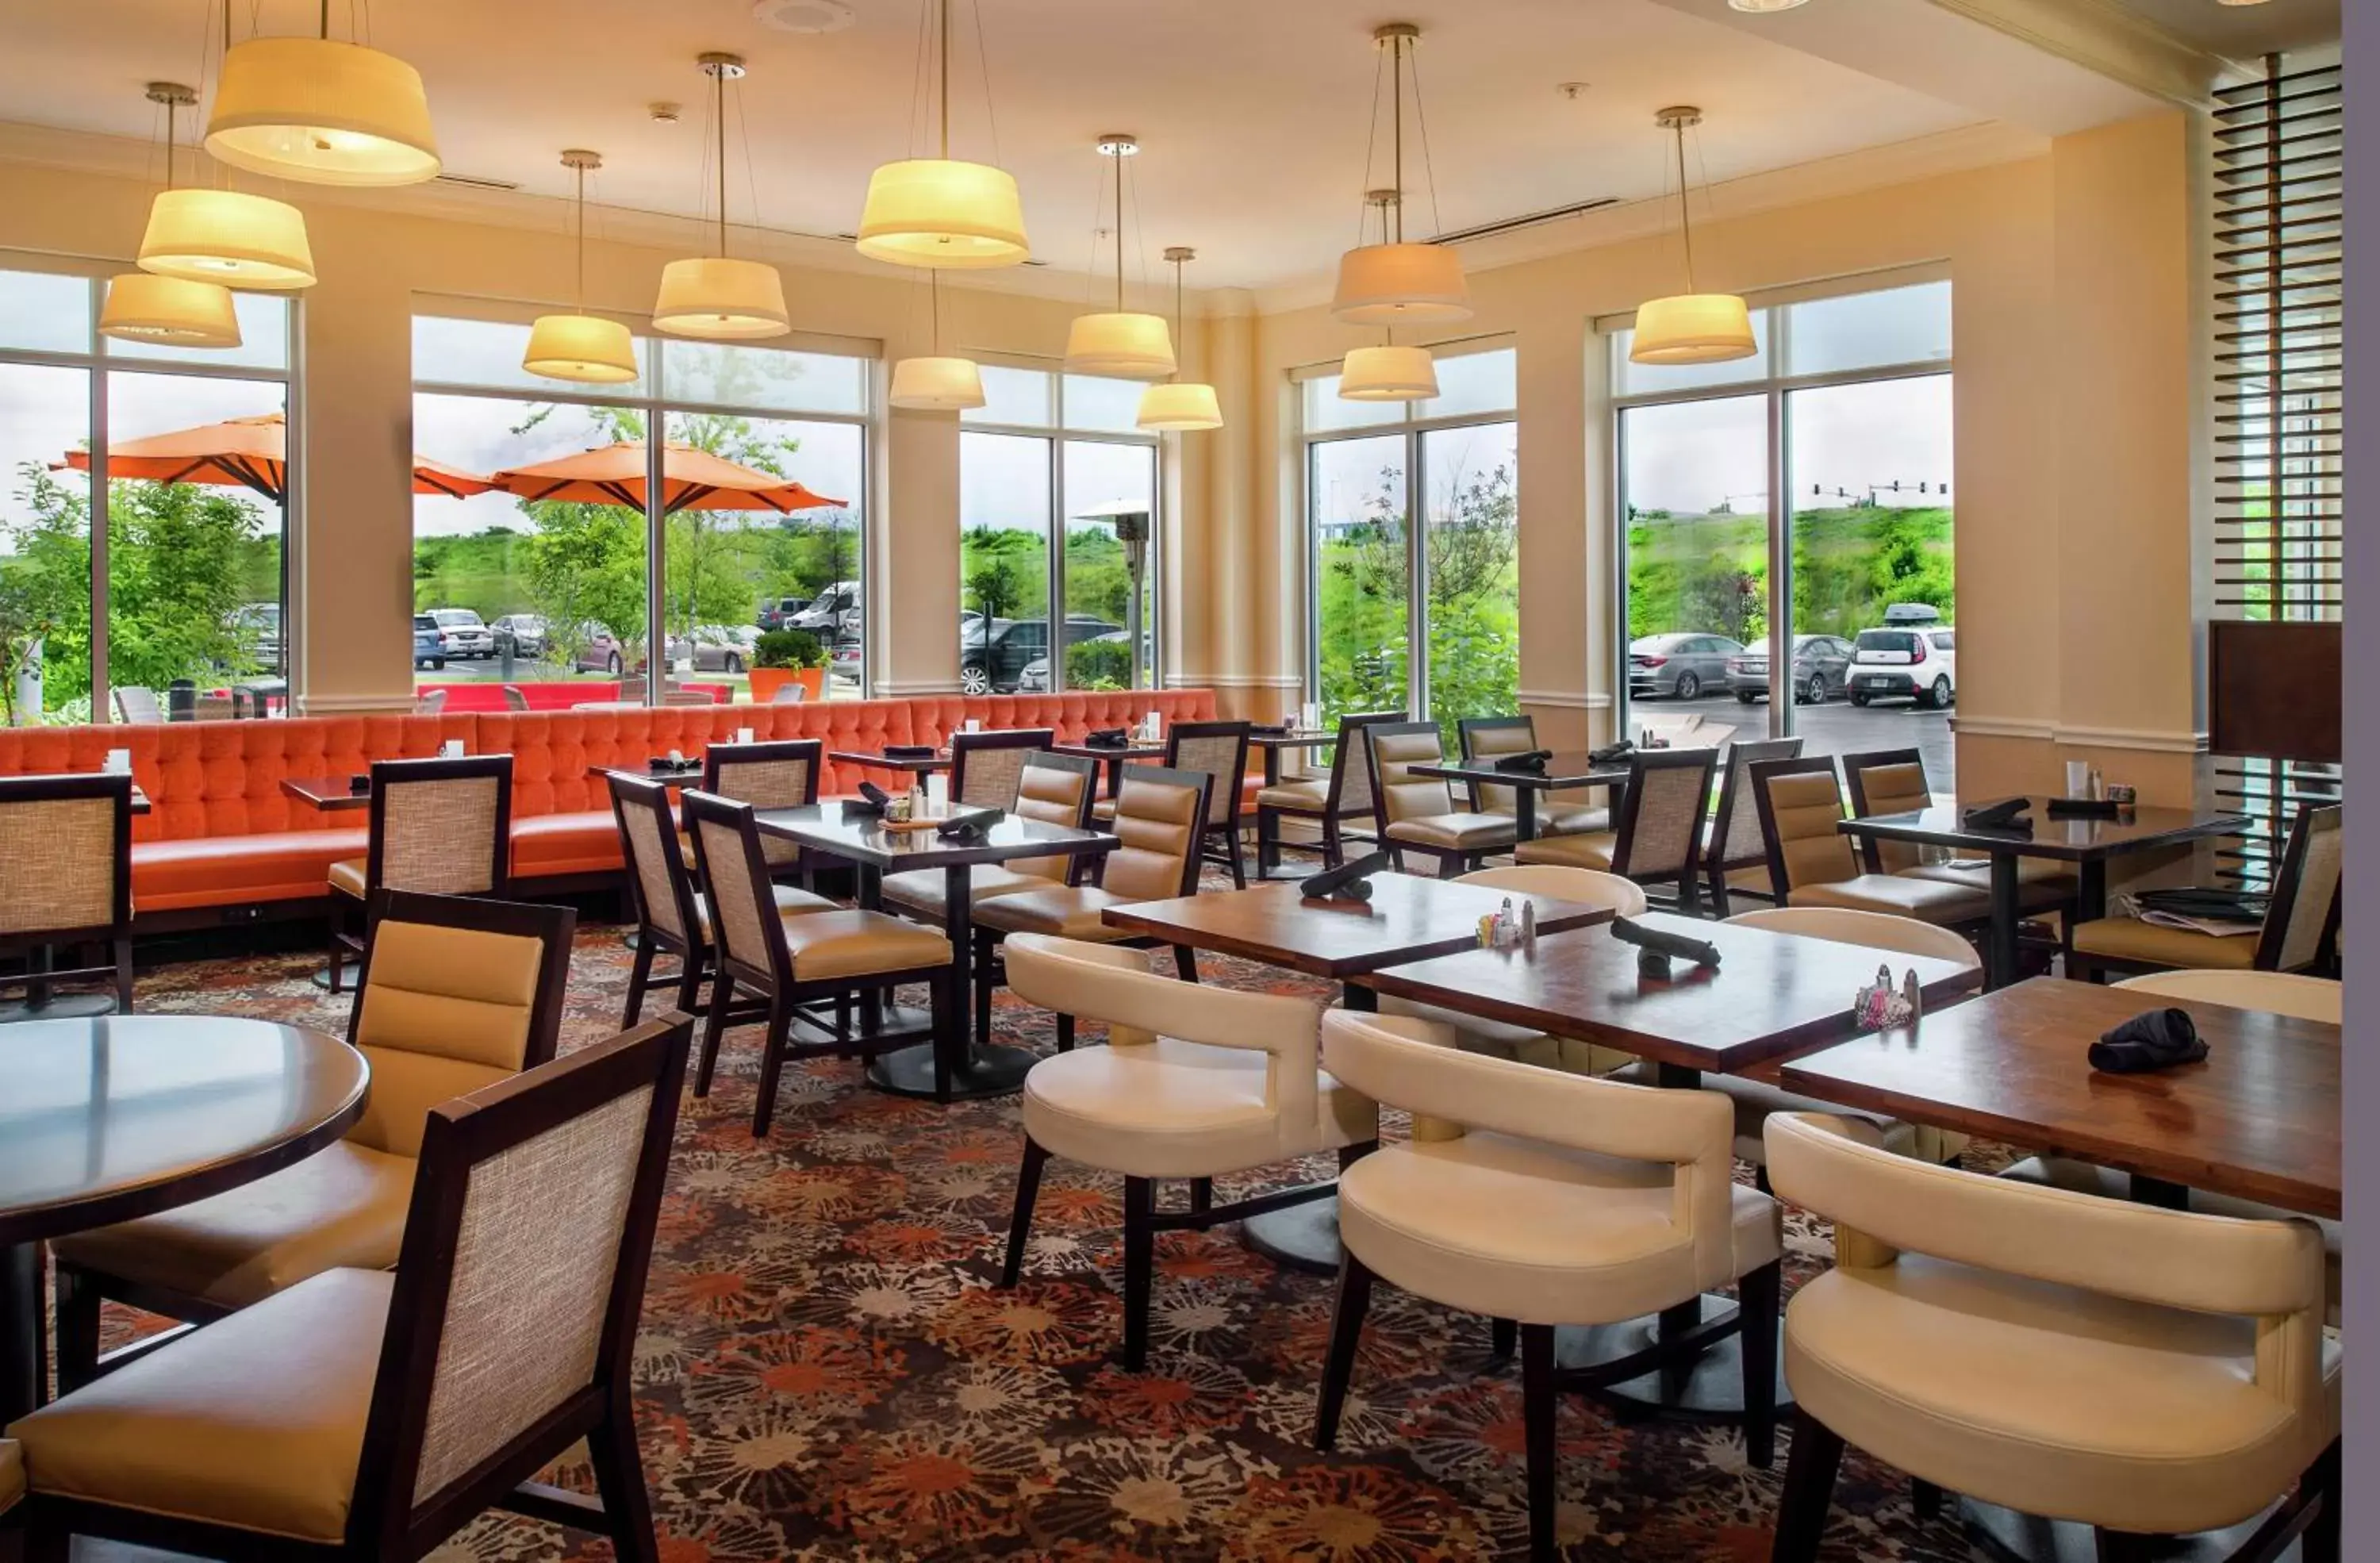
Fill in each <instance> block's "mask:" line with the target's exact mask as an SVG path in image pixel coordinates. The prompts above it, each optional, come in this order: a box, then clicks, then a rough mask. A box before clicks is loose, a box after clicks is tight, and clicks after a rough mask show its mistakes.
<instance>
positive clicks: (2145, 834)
mask: <svg viewBox="0 0 2380 1563" xmlns="http://www.w3.org/2000/svg"><path fill="white" fill-rule="evenodd" d="M2005 801H2007V800H2005V799H2001V798H1988V799H1981V800H1973V799H1971V800H1969V801H1968V802H1967V803H1966V804H1965V805H1963V806H1962V805H1961V802H1960V800H1958V799H1956V798H1944V799H1940V800H1938V801H1937V802H1935V803H1933V804H1930V805H1928V806H1925V807H1924V808H1913V809H1903V810H1899V811H1896V812H1894V813H1890V814H1868V815H1862V816H1860V817H1859V818H1852V819H1845V820H1843V821H1842V822H1841V823H1840V824H1839V825H1838V826H1837V827H1836V828H1837V829H1838V830H1840V831H1842V833H1843V834H1845V835H1847V836H1851V837H1852V838H1854V839H1855V840H1860V841H1862V842H1907V843H1908V844H1910V845H1913V846H1919V847H1936V848H1939V849H1941V850H1943V851H1945V852H1948V853H1949V854H1950V855H1951V856H1952V858H1953V859H1957V858H1960V857H1968V858H1985V859H1988V860H1989V861H1990V864H1991V928H1990V931H1989V933H1988V935H1987V936H1986V939H1985V946H1984V970H1985V974H1986V979H1985V980H1986V982H1987V983H1988V985H1989V986H1991V987H2004V986H2006V985H2007V984H2009V983H2010V982H2012V981H2014V980H2016V970H2017V965H2016V961H2017V952H2016V945H2017V939H2016V935H2017V926H2018V924H2019V923H2020V922H2022V920H2023V918H2022V912H2021V911H2020V910H2019V899H2018V890H2019V886H2018V882H2017V860H2018V859H2019V858H2021V857H2046V858H2052V859H2055V860H2057V861H2058V862H2060V863H2070V864H2072V865H2073V866H2074V877H2075V885H2076V893H2075V918H2076V920H2077V921H2079V922H2089V921H2091V920H2093V919H2094V918H2097V917H2104V916H2106V915H2107V863H2108V860H2109V859H2111V858H2117V857H2122V856H2126V855H2128V854H2134V853H2143V852H2157V851H2162V850H2165V849H2168V848H2172V847H2180V846H2187V845H2189V844H2190V843H2191V842H2195V841H2198V840H2201V839H2202V838H2204V837H2208V836H2236V835H2239V834H2240V833H2241V832H2242V831H2244V830H2248V829H2249V820H2248V817H2247V816H2246V815H2244V814H2238V813H2233V812H2230V811H2228V810H2219V809H2203V808H2172V807H2166V806H2158V805H2154V804H2142V805H2138V806H2134V807H2131V808H2128V809H2122V810H2120V811H2110V812H2107V813H2098V814H2078V815H2068V816H2063V817H2058V816H2053V815H2052V814H2051V813H2050V812H2049V809H2050V804H2051V802H2052V800H2051V799H2049V798H2046V797H2027V798H2025V799H2024V805H2025V810H2024V815H2023V818H2025V820H2026V821H2027V823H2025V824H2024V825H2022V826H2014V827H2001V826H1985V825H1970V824H1968V823H1967V822H1966V811H1967V809H1968V808H1972V807H1981V806H1988V805H1990V804H1994V803H2000V802H2005Z"/></svg>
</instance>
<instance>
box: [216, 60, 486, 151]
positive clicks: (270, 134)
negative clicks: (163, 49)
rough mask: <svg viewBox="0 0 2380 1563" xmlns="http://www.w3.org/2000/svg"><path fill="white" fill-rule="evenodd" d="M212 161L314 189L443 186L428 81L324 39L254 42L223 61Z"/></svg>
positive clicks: (402, 65) (409, 70)
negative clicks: (439, 180)
mask: <svg viewBox="0 0 2380 1563" xmlns="http://www.w3.org/2000/svg"><path fill="white" fill-rule="evenodd" d="M207 151H211V152H212V153H213V154H214V155H215V156H216V157H217V158H218V159H220V160H221V161H223V162H225V163H228V164H231V165H232V166H233V167H235V168H245V169H248V170H249V172H251V173H255V174H269V175H272V176H273V177H274V178H277V179H295V180H297V181H299V182H300V183H304V184H310V185H346V186H358V187H362V186H386V185H418V184H420V183H421V182H422V181H423V180H425V179H434V178H436V177H437V176H438V171H439V168H440V167H441V164H440V163H439V160H438V139H437V137H436V136H435V135H434V134H433V133H432V132H431V127H430V99H429V96H428V94H426V93H425V92H424V91H422V88H421V73H420V72H419V71H417V70H415V69H414V68H413V67H411V66H409V65H407V64H406V63H405V62H404V61H403V60H400V59H398V58H397V57H396V56H395V55H383V54H382V53H381V52H380V51H379V50H377V49H367V48H365V47H363V46H362V45H360V44H357V43H338V42H332V41H331V40H330V39H327V38H251V39H249V40H248V41H247V42H244V43H235V44H233V45H232V46H231V48H230V49H229V50H228V51H227V52H226V53H225V55H224V62H223V80H222V84H221V85H220V86H219V87H217V88H216V90H215V108H214V113H213V115H212V116H210V117H209V119H208V120H207Z"/></svg>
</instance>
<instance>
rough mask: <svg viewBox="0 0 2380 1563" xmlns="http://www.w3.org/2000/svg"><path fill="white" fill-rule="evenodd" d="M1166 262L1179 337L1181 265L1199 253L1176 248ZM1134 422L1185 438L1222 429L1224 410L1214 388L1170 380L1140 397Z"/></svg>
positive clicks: (1153, 387)
mask: <svg viewBox="0 0 2380 1563" xmlns="http://www.w3.org/2000/svg"><path fill="white" fill-rule="evenodd" d="M1165 258H1166V259H1167V260H1168V261H1172V262H1173V333H1174V335H1176V336H1180V335H1181V334H1182V267H1183V263H1184V261H1196V259H1198V252H1197V251H1196V250H1195V249H1191V248H1186V247H1184V246H1183V245H1178V244H1177V245H1175V246H1173V247H1172V248H1170V249H1168V250H1167V251H1166V252H1165ZM1133 421H1134V422H1135V423H1136V424H1138V425H1139V426H1140V427H1141V428H1143V429H1147V430H1152V431H1157V432H1173V433H1184V434H1187V433H1193V432H1195V431H1196V430H1201V429H1220V428H1221V427H1223V409H1222V407H1221V406H1220V405H1218V403H1217V402H1216V400H1215V388H1214V387H1213V386H1211V385H1201V384H1199V383H1198V382H1196V381H1188V380H1172V381H1168V382H1165V383H1163V384H1161V385H1152V386H1150V387H1149V388H1148V389H1147V390H1146V391H1143V392H1142V393H1141V394H1140V416H1139V417H1137V418H1135V419H1134V420H1133Z"/></svg>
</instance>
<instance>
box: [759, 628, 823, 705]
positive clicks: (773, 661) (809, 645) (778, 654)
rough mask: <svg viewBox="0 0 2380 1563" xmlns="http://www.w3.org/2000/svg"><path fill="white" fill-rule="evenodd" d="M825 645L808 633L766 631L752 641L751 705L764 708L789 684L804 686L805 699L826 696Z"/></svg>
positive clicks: (791, 630)
mask: <svg viewBox="0 0 2380 1563" xmlns="http://www.w3.org/2000/svg"><path fill="white" fill-rule="evenodd" d="M826 667H827V650H826V646H825V643H824V642H822V641H820V639H819V637H818V636H814V635H812V634H811V633H810V632H809V631H807V630H799V629H773V630H763V631H761V632H760V634H759V635H758V636H754V637H753V640H752V703H753V704H754V705H759V706H765V705H768V704H769V703H770V702H771V701H773V700H774V699H776V697H777V691H778V690H780V689H782V688H783V687H784V686H785V685H787V684H798V685H801V686H802V698H804V699H805V700H816V699H819V698H821V697H823V696H824V695H825V693H826Z"/></svg>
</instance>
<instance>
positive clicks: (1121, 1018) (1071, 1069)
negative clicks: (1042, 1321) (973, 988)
mask: <svg viewBox="0 0 2380 1563" xmlns="http://www.w3.org/2000/svg"><path fill="white" fill-rule="evenodd" d="M1008 981H1009V986H1010V987H1013V988H1014V990H1015V991H1016V993H1017V995H1018V997H1020V998H1022V999H1024V1000H1026V1002H1027V1003H1031V1004H1038V1005H1039V1006H1040V1007H1042V1008H1043V1009H1046V1010H1053V1011H1056V1012H1059V1013H1062V1014H1066V1015H1071V1016H1073V1017H1075V1019H1076V1020H1077V1021H1081V1020H1090V1021H1097V1022H1104V1023H1106V1024H1107V1027H1108V1045H1107V1046H1106V1047H1103V1048H1075V1050H1073V1051H1071V1052H1064V1053H1060V1054H1057V1055H1056V1056H1054V1057H1051V1058H1046V1059H1043V1060H1041V1061H1040V1062H1038V1063H1037V1064H1035V1065H1034V1066H1033V1069H1032V1072H1030V1073H1028V1074H1027V1075H1026V1077H1025V1101H1024V1109H1025V1161H1024V1165H1023V1167H1022V1168H1021V1169H1020V1170H1019V1171H1018V1173H1017V1179H1016V1210H1015V1215H1014V1219H1013V1220H1012V1222H1011V1224H1010V1227H1009V1231H1008V1260H1007V1264H1006V1266H1005V1267H1004V1268H1003V1269H1002V1274H1001V1284H1002V1285H1003V1286H1014V1285H1015V1284H1016V1281H1017V1276H1018V1273H1019V1272H1020V1270H1021V1269H1022V1267H1023V1266H1024V1261H1025V1246H1026V1239H1027V1238H1028V1237H1029V1236H1030V1235H1031V1232H1032V1225H1033V1202H1034V1196H1035V1194H1036V1193H1038V1190H1039V1188H1040V1184H1041V1169H1042V1167H1043V1166H1044V1164H1046V1163H1047V1162H1048V1160H1049V1158H1050V1157H1051V1156H1062V1157H1065V1158H1066V1159H1067V1160H1069V1161H1072V1162H1076V1163H1078V1164H1080V1165H1082V1166H1085V1167H1092V1168H1097V1169H1099V1170H1100V1171H1103V1172H1119V1173H1122V1174H1123V1254H1124V1324H1123V1331H1124V1335H1123V1341H1124V1344H1123V1357H1124V1363H1125V1365H1126V1366H1128V1367H1130V1368H1133V1369H1135V1370H1137V1369H1138V1368H1139V1367H1140V1366H1141V1365H1142V1364H1143V1363H1145V1362H1146V1361H1147V1354H1148V1293H1149V1280H1150V1274H1151V1271H1152V1269H1153V1260H1154V1254H1155V1247H1156V1242H1157V1234H1158V1233H1159V1232H1160V1231H1178V1230H1184V1229H1200V1230H1202V1229H1205V1228H1208V1227H1212V1226H1216V1225H1219V1224H1220V1223H1223V1222H1226V1221H1237V1220H1241V1219H1244V1218H1247V1217H1250V1216H1255V1215H1259V1214H1262V1213H1263V1212H1265V1211H1268V1210H1278V1209H1281V1208H1283V1207H1285V1206H1291V1205H1296V1204H1301V1203H1304V1202H1305V1201H1307V1200H1313V1199H1319V1198H1321V1197H1322V1196H1324V1195H1325V1194H1328V1193H1330V1190H1331V1185H1330V1184H1329V1183H1314V1184H1307V1185H1305V1186H1304V1187H1301V1188H1295V1189H1282V1190H1276V1191H1274V1192H1273V1193H1267V1194H1261V1195H1258V1196H1257V1197H1256V1198H1253V1199H1246V1200H1241V1201H1239V1202H1237V1203H1235V1204H1232V1205H1222V1206H1218V1205H1215V1204H1214V1203H1213V1202H1212V1200H1211V1198H1210V1197H1209V1196H1208V1189H1209V1186H1210V1185H1209V1181H1210V1180H1212V1179H1215V1178H1218V1177H1222V1176H1226V1175H1228V1174H1231V1173H1234V1172H1245V1171H1248V1170H1250V1169H1254V1168H1258V1167H1269V1166H1272V1165H1274V1164H1276V1163H1278V1162H1283V1161H1293V1160H1295V1159H1297V1158H1299V1157H1306V1156H1312V1155H1314V1154H1316V1153H1317V1152H1320V1151H1337V1152H1339V1153H1340V1161H1341V1165H1342V1168H1343V1167H1345V1166H1346V1165H1347V1164H1348V1163H1349V1162H1350V1161H1352V1160H1353V1158H1354V1157H1357V1156H1360V1155H1362V1154H1363V1153H1364V1152H1365V1151H1366V1150H1369V1149H1370V1148H1371V1146H1372V1145H1373V1144H1374V1142H1375V1141H1377V1140H1378V1137H1379V1112H1378V1109H1377V1108H1375V1107H1374V1106H1373V1105H1372V1102H1371V1100H1370V1099H1369V1098H1368V1097H1364V1096H1362V1095H1360V1094H1358V1093H1357V1092H1355V1091H1354V1090H1351V1089H1350V1088H1348V1086H1346V1085H1345V1084H1343V1083H1342V1082H1340V1081H1338V1080H1334V1079H1333V1078H1331V1077H1330V1075H1327V1074H1325V1073H1323V1072H1322V1071H1321V1068H1320V1066H1319V1064H1318V1060H1317V1047H1316V1026H1317V1023H1318V1021H1319V1019H1320V1018H1321V1015H1322V1007H1321V1006H1320V1005H1319V1004H1317V1003H1315V1002H1314V1001H1313V1000H1307V999H1295V998H1289V997H1286V996H1282V995H1277V994H1269V993H1241V992H1235V991H1233V990H1231V989H1228V988H1219V987H1202V986H1200V985H1198V984H1196V983H1191V982H1182V981H1178V980H1176V979H1174V978H1171V977H1160V976H1156V975H1151V974H1150V972H1149V970H1148V958H1147V956H1146V955H1144V954H1141V953H1138V952H1135V951H1128V950H1118V949H1114V948H1112V947H1110V946H1105V945H1094V944H1084V943H1080V942H1078V941H1075V940H1072V939H1056V938H1052V937H1050V936H1047V935H1041V934H1025V933H1020V934H1014V935H1012V936H1011V937H1010V938H1009V940H1008ZM1174 1179H1179V1180H1188V1181H1191V1183H1192V1185H1193V1186H1192V1193H1191V1203H1190V1208H1189V1209H1188V1210H1187V1211H1178V1212H1177V1211H1160V1210H1159V1209H1158V1208H1157V1202H1156V1188H1157V1184H1158V1183H1159V1182H1160V1181H1165V1180H1174Z"/></svg>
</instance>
